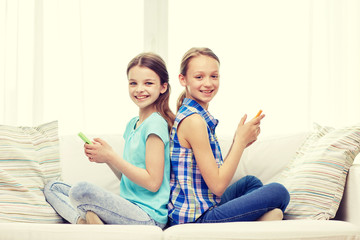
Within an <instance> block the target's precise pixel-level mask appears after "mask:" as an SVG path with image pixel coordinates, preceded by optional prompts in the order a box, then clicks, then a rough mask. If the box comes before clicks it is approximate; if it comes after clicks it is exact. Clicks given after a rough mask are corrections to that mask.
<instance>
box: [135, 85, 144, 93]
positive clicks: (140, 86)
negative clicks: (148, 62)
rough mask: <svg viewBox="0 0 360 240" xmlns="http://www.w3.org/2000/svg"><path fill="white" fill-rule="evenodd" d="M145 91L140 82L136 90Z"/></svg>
mask: <svg viewBox="0 0 360 240" xmlns="http://www.w3.org/2000/svg"><path fill="white" fill-rule="evenodd" d="M143 91H144V86H143V84H138V85H137V87H136V92H143Z"/></svg>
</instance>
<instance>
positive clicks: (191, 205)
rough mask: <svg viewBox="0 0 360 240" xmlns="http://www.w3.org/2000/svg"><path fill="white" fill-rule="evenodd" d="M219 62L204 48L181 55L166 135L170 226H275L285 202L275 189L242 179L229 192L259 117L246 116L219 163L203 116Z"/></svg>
mask: <svg viewBox="0 0 360 240" xmlns="http://www.w3.org/2000/svg"><path fill="white" fill-rule="evenodd" d="M219 65H220V61H219V59H218V57H217V56H216V55H215V54H214V53H213V52H212V51H211V50H210V49H208V48H192V49H190V50H189V51H188V52H186V53H185V55H184V57H183V59H182V63H181V69H180V75H179V81H180V84H181V85H182V86H184V87H185V91H184V93H183V94H182V95H181V96H180V98H179V102H178V112H177V115H176V119H175V122H174V125H173V128H172V131H171V135H170V159H171V177H170V186H171V192H170V202H169V204H168V210H169V223H170V225H174V224H182V223H217V222H235V221H254V220H280V219H282V218H283V212H284V210H285V208H286V206H287V205H288V203H289V200H290V197H289V193H288V191H287V190H286V189H285V187H284V186H282V185H281V184H278V183H271V184H268V185H263V184H262V183H261V181H260V180H259V179H258V178H256V177H254V176H246V177H244V178H242V179H240V180H239V181H237V182H235V183H234V184H233V185H231V186H230V187H228V185H229V183H230V181H231V179H232V177H233V176H234V174H235V171H236V168H237V166H238V163H239V161H240V158H241V155H242V153H243V151H244V149H245V148H246V147H248V146H249V145H251V144H252V143H253V142H254V141H256V139H257V137H258V135H259V134H260V122H261V120H262V119H263V118H264V116H265V115H263V114H262V115H260V116H258V117H256V118H254V119H252V120H250V121H248V122H246V118H247V116H246V115H245V116H244V117H243V118H242V119H241V120H240V123H239V125H238V127H237V129H236V132H235V136H234V139H233V144H232V146H231V148H230V150H229V153H228V155H227V156H226V158H225V159H224V161H223V158H222V155H221V150H220V146H219V143H218V141H217V138H216V134H215V128H216V126H217V123H218V120H216V119H215V118H214V117H213V116H212V115H211V114H210V113H209V112H208V111H207V109H208V106H209V103H210V101H211V100H212V99H213V98H214V96H215V95H216V93H217V91H218V88H219V76H220V74H219Z"/></svg>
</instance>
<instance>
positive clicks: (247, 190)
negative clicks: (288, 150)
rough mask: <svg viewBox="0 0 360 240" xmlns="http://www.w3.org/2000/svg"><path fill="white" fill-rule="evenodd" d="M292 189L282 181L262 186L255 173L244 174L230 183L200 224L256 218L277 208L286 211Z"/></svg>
mask: <svg viewBox="0 0 360 240" xmlns="http://www.w3.org/2000/svg"><path fill="white" fill-rule="evenodd" d="M289 201H290V195H289V192H288V191H287V190H286V188H285V187H284V186H283V185H281V184H279V183H270V184H267V185H263V184H262V182H261V181H260V180H259V179H258V178H256V177H254V176H245V177H243V178H241V179H240V180H238V181H237V182H235V183H234V184H232V185H231V186H229V187H228V188H227V189H226V190H225V192H224V194H223V195H222V196H221V201H220V203H219V204H218V205H216V206H215V207H213V208H210V209H209V210H207V211H206V212H205V213H203V214H202V215H201V216H200V217H199V218H198V219H197V220H196V222H197V223H218V222H238V221H255V220H257V219H259V218H260V217H261V216H262V215H264V214H265V213H267V212H268V211H271V210H273V209H275V208H280V209H281V210H282V211H283V212H284V211H285V209H286V207H287V205H288V204H289Z"/></svg>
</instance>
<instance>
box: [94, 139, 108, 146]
mask: <svg viewBox="0 0 360 240" xmlns="http://www.w3.org/2000/svg"><path fill="white" fill-rule="evenodd" d="M94 141H95V142H97V143H100V144H101V145H104V144H106V142H105V141H104V140H102V139H101V138H94Z"/></svg>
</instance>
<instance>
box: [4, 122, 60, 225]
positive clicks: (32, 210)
mask: <svg viewBox="0 0 360 240" xmlns="http://www.w3.org/2000/svg"><path fill="white" fill-rule="evenodd" d="M60 177H61V167H60V159H59V137H58V122H57V121H54V122H50V123H45V124H43V125H40V126H38V127H15V126H6V125H0V222H32V223H58V222H62V219H61V218H60V217H59V216H58V215H57V214H56V212H55V211H54V210H53V208H52V207H51V206H50V205H49V204H48V203H47V202H46V200H45V197H44V194H43V191H42V190H43V188H44V185H45V184H46V183H47V182H48V181H49V180H52V179H59V178H60Z"/></svg>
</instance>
